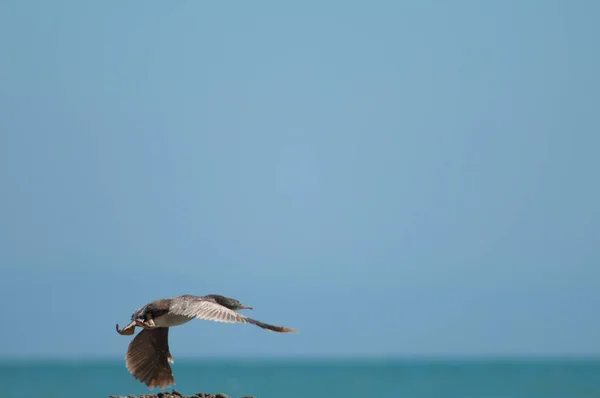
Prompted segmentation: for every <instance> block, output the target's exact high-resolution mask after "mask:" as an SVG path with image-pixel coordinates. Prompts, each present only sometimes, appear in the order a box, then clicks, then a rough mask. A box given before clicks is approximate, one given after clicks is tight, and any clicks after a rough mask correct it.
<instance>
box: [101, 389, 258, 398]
mask: <svg viewBox="0 0 600 398" xmlns="http://www.w3.org/2000/svg"><path fill="white" fill-rule="evenodd" d="M109 398H230V397H229V395H226V394H223V393H222V392H218V393H216V394H209V393H206V392H198V393H196V394H194V395H183V394H182V393H180V392H179V391H177V390H173V391H171V392H167V391H161V392H159V393H156V394H142V395H127V396H123V395H111V396H110V397H109ZM242 398H256V397H253V396H250V395H247V396H244V397H242Z"/></svg>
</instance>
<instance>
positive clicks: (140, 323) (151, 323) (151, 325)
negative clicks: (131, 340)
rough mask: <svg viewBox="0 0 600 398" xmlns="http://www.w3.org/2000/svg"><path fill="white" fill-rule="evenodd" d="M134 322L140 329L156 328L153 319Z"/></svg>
mask: <svg viewBox="0 0 600 398" xmlns="http://www.w3.org/2000/svg"><path fill="white" fill-rule="evenodd" d="M134 322H135V324H136V325H138V326H139V327H141V328H143V329H152V328H154V327H156V325H155V324H154V320H153V319H148V320H145V321H144V320H143V319H136V320H135V321H134Z"/></svg>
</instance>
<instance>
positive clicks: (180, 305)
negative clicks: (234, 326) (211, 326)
mask: <svg viewBox="0 0 600 398" xmlns="http://www.w3.org/2000/svg"><path fill="white" fill-rule="evenodd" d="M169 312H170V313H171V314H173V315H181V316H185V317H188V318H198V319H206V320H209V321H215V322H229V323H246V322H247V318H246V317H245V316H243V315H242V314H239V313H237V312H235V311H233V310H230V309H229V308H227V307H224V306H222V305H221V304H218V303H216V302H215V301H214V300H211V299H207V298H204V297H201V296H188V297H183V298H182V299H181V300H178V301H177V302H174V303H173V304H171V308H170V309H169Z"/></svg>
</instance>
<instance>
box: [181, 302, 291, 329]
mask: <svg viewBox="0 0 600 398" xmlns="http://www.w3.org/2000/svg"><path fill="white" fill-rule="evenodd" d="M170 313H172V314H174V315H181V316H186V317H189V318H198V319H205V320H209V321H215V322H228V323H251V324H253V325H256V326H258V327H261V328H263V329H267V330H272V331H274V332H279V333H288V332H296V330H294V329H290V328H286V327H284V326H274V325H269V324H268V323H264V322H260V321H257V320H255V319H252V318H248V317H247V316H244V315H242V314H240V313H237V312H235V311H234V310H231V309H229V308H227V307H224V306H222V305H221V304H219V303H217V302H215V301H214V300H211V299H207V298H205V297H201V296H200V297H199V296H191V297H186V298H185V299H184V300H181V301H178V302H177V303H175V304H173V305H171V308H170Z"/></svg>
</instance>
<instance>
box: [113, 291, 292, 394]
mask: <svg viewBox="0 0 600 398" xmlns="http://www.w3.org/2000/svg"><path fill="white" fill-rule="evenodd" d="M240 309H252V307H247V306H245V305H242V304H241V303H240V302H239V301H237V300H235V299H232V298H228V297H224V296H221V295H216V294H210V295H207V296H192V295H189V294H186V295H183V296H178V297H173V298H167V299H160V300H155V301H153V302H151V303H148V304H146V305H145V306H143V307H142V308H140V309H139V310H137V311H135V312H134V313H133V315H132V316H131V320H132V322H131V323H130V324H129V325H127V326H126V327H124V328H123V329H119V325H117V332H118V333H119V334H121V335H132V334H133V333H134V331H135V327H136V326H140V327H142V328H143V330H142V331H141V332H140V333H139V334H138V335H137V336H136V337H135V338H134V339H133V340H132V341H131V343H130V344H129V347H128V350H127V354H126V355H125V365H126V367H127V369H128V370H129V372H130V373H131V374H132V375H133V377H135V378H136V379H138V380H139V381H141V382H142V383H144V384H146V385H147V386H148V387H150V388H151V389H152V388H154V387H160V388H164V387H168V386H169V385H171V384H175V379H174V378H173V374H172V371H171V366H170V365H169V362H171V363H172V362H173V358H172V357H171V354H170V352H169V341H168V337H169V327H172V326H179V325H183V324H184V323H187V322H189V321H191V320H193V319H204V320H210V321H215V322H227V323H250V324H253V325H256V326H258V327H261V328H263V329H267V330H271V331H274V332H278V333H289V332H296V330H293V329H290V328H286V327H284V326H274V325H270V324H267V323H263V322H260V321H257V320H255V319H252V318H249V317H247V316H245V315H242V314H240V313H238V312H236V311H237V310H240Z"/></svg>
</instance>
